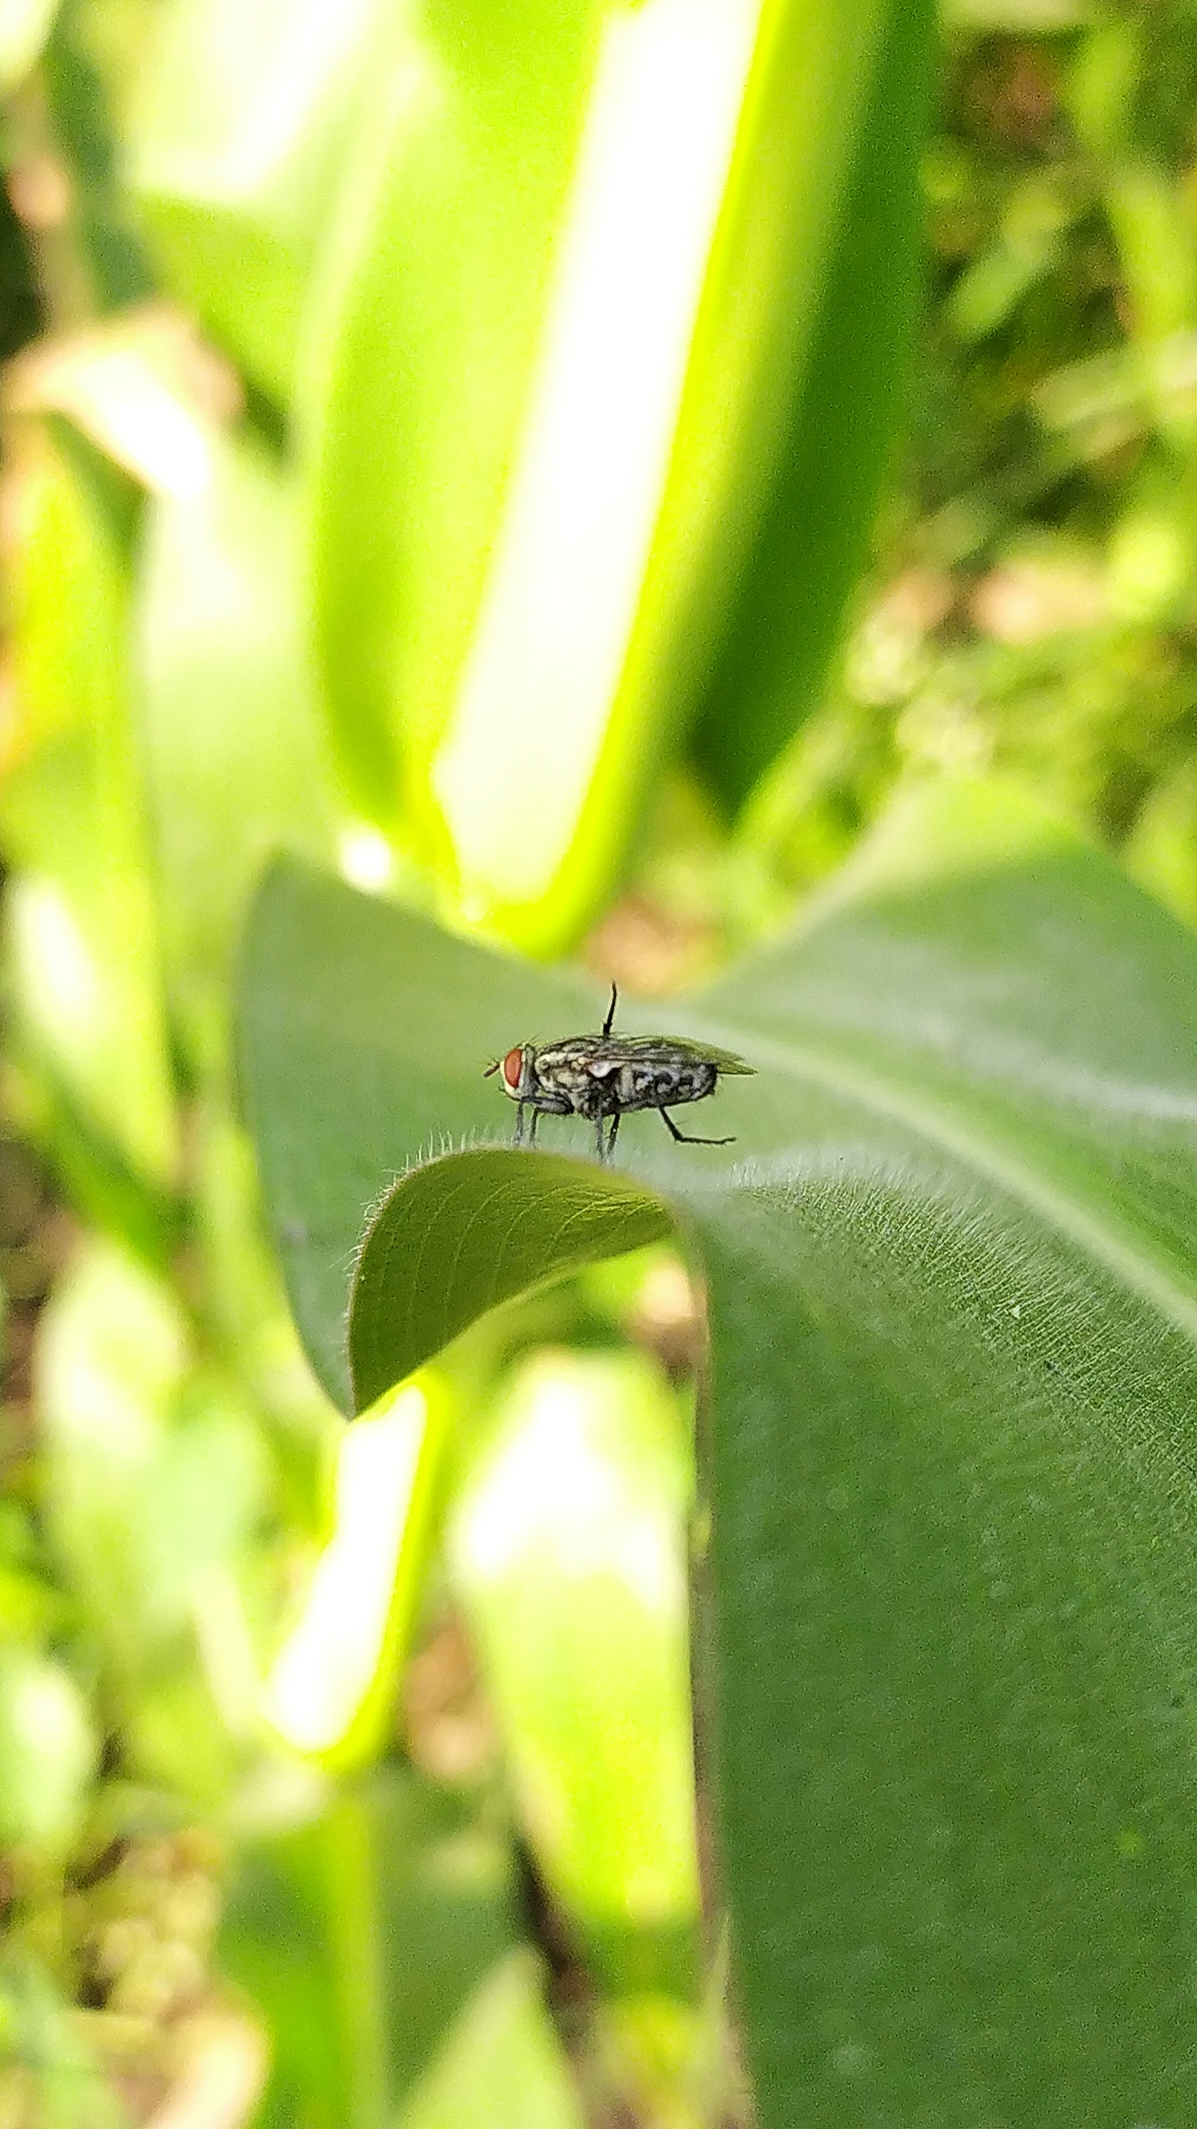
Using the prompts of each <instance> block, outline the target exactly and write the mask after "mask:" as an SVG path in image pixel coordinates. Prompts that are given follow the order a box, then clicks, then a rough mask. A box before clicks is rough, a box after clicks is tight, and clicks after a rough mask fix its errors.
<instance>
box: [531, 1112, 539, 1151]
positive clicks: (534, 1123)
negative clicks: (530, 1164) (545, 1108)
mask: <svg viewBox="0 0 1197 2129" xmlns="http://www.w3.org/2000/svg"><path fill="white" fill-rule="evenodd" d="M539 1122H540V1110H539V1109H533V1111H532V1121H531V1123H530V1124H529V1126H528V1144H529V1145H530V1146H534V1145H535V1144H536V1126H537V1124H538V1123H539Z"/></svg>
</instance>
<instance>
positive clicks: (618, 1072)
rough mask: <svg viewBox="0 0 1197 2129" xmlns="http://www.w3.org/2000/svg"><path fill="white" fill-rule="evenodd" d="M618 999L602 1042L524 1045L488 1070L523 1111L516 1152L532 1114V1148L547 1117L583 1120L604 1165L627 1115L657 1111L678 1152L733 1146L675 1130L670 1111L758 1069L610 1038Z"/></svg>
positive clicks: (697, 1047)
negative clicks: (730, 1075)
mask: <svg viewBox="0 0 1197 2129" xmlns="http://www.w3.org/2000/svg"><path fill="white" fill-rule="evenodd" d="M617 998H618V993H617V991H616V987H615V985H614V984H612V986H611V1003H610V1005H609V1007H608V1008H607V1017H606V1019H605V1020H604V1022H603V1032H602V1034H601V1035H567V1036H566V1037H565V1038H564V1040H563V1041H561V1042H548V1043H545V1044H544V1046H543V1047H542V1048H540V1049H537V1048H536V1046H535V1044H534V1043H531V1042H525V1043H521V1044H520V1045H519V1047H518V1048H517V1049H514V1050H508V1052H507V1055H506V1056H505V1057H498V1058H496V1059H495V1062H494V1064H492V1065H488V1066H487V1068H486V1070H485V1072H484V1073H483V1075H482V1076H483V1078H484V1079H490V1078H492V1077H493V1075H494V1073H496V1072H498V1073H500V1074H501V1076H502V1080H503V1091H504V1093H505V1094H509V1095H510V1096H511V1099H512V1101H514V1102H518V1103H519V1113H518V1115H517V1117H516V1123H515V1143H516V1145H517V1146H518V1145H519V1144H520V1143H521V1142H522V1140H523V1136H524V1111H525V1110H526V1109H530V1110H531V1112H532V1121H531V1124H530V1126H529V1129H528V1144H529V1145H530V1146H534V1145H535V1144H536V1126H537V1124H538V1123H539V1121H540V1119H541V1117H542V1116H585V1117H587V1118H588V1119H589V1121H590V1122H591V1123H592V1124H593V1125H594V1129H595V1143H596V1145H597V1148H598V1157H599V1159H600V1161H606V1160H610V1158H611V1155H612V1153H613V1151H614V1149H615V1140H616V1136H617V1134H618V1131H619V1121H620V1118H621V1117H622V1116H624V1115H626V1114H627V1112H628V1110H629V1109H659V1110H660V1112H661V1119H662V1122H663V1123H664V1124H665V1127H666V1129H667V1130H668V1132H669V1133H670V1136H671V1137H672V1138H675V1139H676V1140H677V1141H678V1143H679V1145H683V1146H730V1145H731V1144H732V1143H733V1141H732V1140H731V1139H730V1138H691V1137H690V1136H689V1134H688V1133H687V1132H685V1131H679V1130H678V1127H677V1125H676V1124H675V1123H674V1121H673V1118H672V1117H671V1115H670V1114H669V1111H670V1110H671V1109H673V1108H678V1107H680V1106H681V1104H682V1103H683V1102H688V1101H704V1100H705V1099H706V1096H707V1095H708V1094H713V1093H714V1091H715V1088H716V1087H717V1085H718V1083H719V1075H720V1073H721V1072H751V1071H752V1069H753V1067H752V1066H751V1065H747V1064H745V1063H744V1060H743V1058H742V1057H733V1056H732V1054H731V1052H730V1051H729V1050H713V1049H708V1048H707V1047H706V1046H705V1045H704V1044H702V1043H698V1042H683V1041H681V1040H680V1039H679V1038H678V1037H677V1036H675V1035H613V1034H612V1033H611V1027H612V1023H613V1021H614V1019H615V1006H616V1002H617Z"/></svg>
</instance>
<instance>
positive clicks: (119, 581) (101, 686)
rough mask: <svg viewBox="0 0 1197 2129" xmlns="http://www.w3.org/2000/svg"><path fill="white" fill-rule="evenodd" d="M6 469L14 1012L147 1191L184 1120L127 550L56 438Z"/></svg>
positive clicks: (5, 821)
mask: <svg viewBox="0 0 1197 2129" xmlns="http://www.w3.org/2000/svg"><path fill="white" fill-rule="evenodd" d="M61 441H62V445H63V448H60V447H59V445H58V444H57V443H56V442H54V441H53V440H52V438H51V434H50V432H49V431H48V430H47V429H43V428H42V427H40V426H36V427H35V426H34V424H32V423H31V422H30V423H25V424H23V426H22V429H21V432H20V436H19V439H18V444H17V448H16V449H15V450H14V451H13V452H12V455H11V460H10V465H9V471H8V476H7V478H8V481H9V505H10V518H9V524H10V528H11V532H10V536H11V537H12V539H13V542H14V544H13V546H12V548H11V550H10V553H9V574H8V585H9V597H10V599H11V602H12V619H11V630H12V634H11V647H12V659H13V682H14V716H13V720H12V724H11V727H10V730H9V733H8V737H7V741H6V759H5V760H4V762H3V763H2V764H0V772H2V780H0V829H2V830H3V834H4V840H5V849H6V854H7V856H8V859H9V861H10V863H12V864H13V865H14V867H15V868H16V870H17V873H18V877H17V879H16V881H15V883H14V886H13V889H12V890H11V892H10V901H9V910H8V920H9V942H10V955H11V966H12V971H13V979H14V987H15V991H16V1005H17V1013H18V1019H19V1020H20V1022H21V1023H22V1024H23V1028H24V1030H25V1032H26V1034H27V1037H28V1039H29V1040H30V1042H31V1043H32V1045H33V1048H34V1050H35V1051H36V1052H38V1053H40V1054H41V1055H42V1056H43V1057H44V1058H45V1060H46V1062H47V1064H48V1066H49V1068H50V1070H51V1072H52V1073H53V1074H54V1075H56V1076H57V1077H59V1078H61V1079H62V1080H63V1081H64V1082H65V1083H66V1085H67V1087H68V1089H69V1091H70V1094H71V1096H72V1097H73V1099H74V1101H75V1102H76V1103H77V1104H78V1107H79V1108H80V1110H81V1111H82V1112H83V1115H84V1116H85V1118H86V1120H87V1122H88V1124H89V1125H90V1126H91V1128H92V1129H93V1130H94V1131H96V1132H97V1134H98V1135H99V1136H100V1137H102V1138H107V1139H108V1140H110V1141H111V1143H112V1145H113V1147H114V1149H115V1150H116V1151H117V1153H118V1154H119V1156H120V1157H121V1158H122V1159H123V1160H124V1161H125V1162H126V1163H127V1164H128V1166H129V1167H130V1168H132V1169H133V1170H134V1171H135V1172H136V1173H138V1174H139V1175H141V1176H142V1177H143V1178H145V1179H146V1180H147V1181H148V1182H149V1183H150V1184H151V1185H157V1186H163V1185H165V1184H167V1183H168V1182H169V1181H170V1180H171V1179H172V1177H173V1173H174V1166H175V1160H176V1151H177V1146H176V1123H175V1110H174V1097H173V1087H172V1079H171V1069H170V1061H169V1057H168V1053H167V1037H166V1026H165V1015H164V1010H163V1001H162V996H161V989H160V978H161V971H160V965H159V953H158V938H157V920H156V912H155V909H154V905H153V897H152V891H151V882H150V872H149V864H148V846H147V839H146V826H145V819H144V811H143V799H142V791H141V782H140V776H139V764H138V760H137V750H136V745H135V738H134V728H133V721H132V717H131V714H130V699H129V674H128V664H127V652H128V645H127V630H128V605H127V584H126V580H125V572H124V558H123V555H122V553H121V551H120V547H119V544H118V540H117V537H116V533H115V530H114V527H113V525H112V523H111V521H110V519H109V518H108V517H107V516H106V514H105V511H104V508H103V504H102V501H101V499H100V496H99V493H98V491H97V489H96V488H95V487H94V486H93V485H92V484H91V483H90V481H89V479H88V476H87V473H86V470H85V465H86V461H85V460H83V459H82V458H80V457H79V456H78V455H77V454H76V452H75V451H74V450H73V449H72V448H71V447H70V443H69V438H67V437H66V436H65V434H64V436H63V438H62V440H61Z"/></svg>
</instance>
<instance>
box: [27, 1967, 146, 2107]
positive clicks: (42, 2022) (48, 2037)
mask: <svg viewBox="0 0 1197 2129" xmlns="http://www.w3.org/2000/svg"><path fill="white" fill-rule="evenodd" d="M0 2100H2V2101H3V2103H4V2105H5V2106H6V2107H7V2108H9V2109H10V2110H11V2114H12V2118H13V2119H14V2120H15V2121H16V2122H17V2123H19V2124H23V2123H24V2122H30V2123H35V2124H36V2129H127V2125H128V2123H129V2120H130V2117H129V2114H128V2111H127V2109H126V2108H125V2107H124V2106H123V2105H122V2103H121V2101H120V2100H119V2099H118V2098H117V2096H116V2094H115V2092H114V2091H113V2090H112V2088H111V2086H110V2085H109V2084H108V2082H107V2080H106V2079H105V2078H103V2077H102V2076H101V2075H100V2073H99V2071H98V2070H97V2068H96V2065H95V2063H94V2061H93V2060H92V2057H91V2055H90V2053H89V2051H88V2049H87V2047H86V2045H85V2043H84V2041H83V2040H82V2038H81V2036H80V2033H79V2024H78V2018H77V2015H76V2014H74V2013H73V2011H72V2010H71V2009H70V2007H69V2006H68V2005H67V2004H66V2003H64V2002H63V2000H62V1998H61V1997H60V1996H59V1994H58V1992H57V1990H56V1989H55V1988H54V1986H53V1984H52V1983H51V1981H50V1979H49V1977H48V1975H47V1974H46V1973H45V1972H44V1970H43V1969H42V1968H41V1967H40V1966H39V1965H37V1964H36V1963H35V1962H34V1961H33V1960H32V1959H28V1958H23V1957H21V1956H19V1955H18V1954H17V1953H15V1952H13V1953H12V1954H10V1955H9V1956H8V1957H7V1958H5V1959H4V1960H3V1961H2V1962H0Z"/></svg>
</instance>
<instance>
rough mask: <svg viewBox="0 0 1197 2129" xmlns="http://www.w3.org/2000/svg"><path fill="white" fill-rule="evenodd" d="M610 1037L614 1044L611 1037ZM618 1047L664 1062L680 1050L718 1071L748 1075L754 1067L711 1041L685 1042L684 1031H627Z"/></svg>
mask: <svg viewBox="0 0 1197 2129" xmlns="http://www.w3.org/2000/svg"><path fill="white" fill-rule="evenodd" d="M609 1040H610V1041H611V1043H612V1044H614V1041H615V1038H614V1037H610V1038H609ZM620 1047H621V1049H622V1051H623V1054H624V1056H625V1057H644V1058H648V1059H650V1060H651V1059H653V1058H660V1059H661V1061H662V1062H663V1063H664V1062H666V1061H667V1060H668V1059H669V1058H671V1057H677V1056H678V1055H679V1054H680V1055H681V1056H683V1057H693V1058H697V1059H699V1060H700V1061H701V1062H703V1063H705V1064H713V1065H715V1066H716V1067H717V1068H718V1070H719V1071H720V1072H727V1073H733V1072H738V1073H743V1074H744V1075H746V1076H747V1077H749V1078H751V1076H752V1074H753V1073H754V1072H755V1071H756V1066H755V1065H750V1064H745V1062H744V1059H743V1058H742V1057H737V1056H736V1055H735V1053H734V1052H733V1051H732V1050H717V1049H716V1048H715V1045H714V1043H712V1042H687V1041H686V1039H685V1037H684V1036H683V1035H628V1036H625V1037H624V1038H623V1040H622V1042H621V1044H620Z"/></svg>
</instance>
